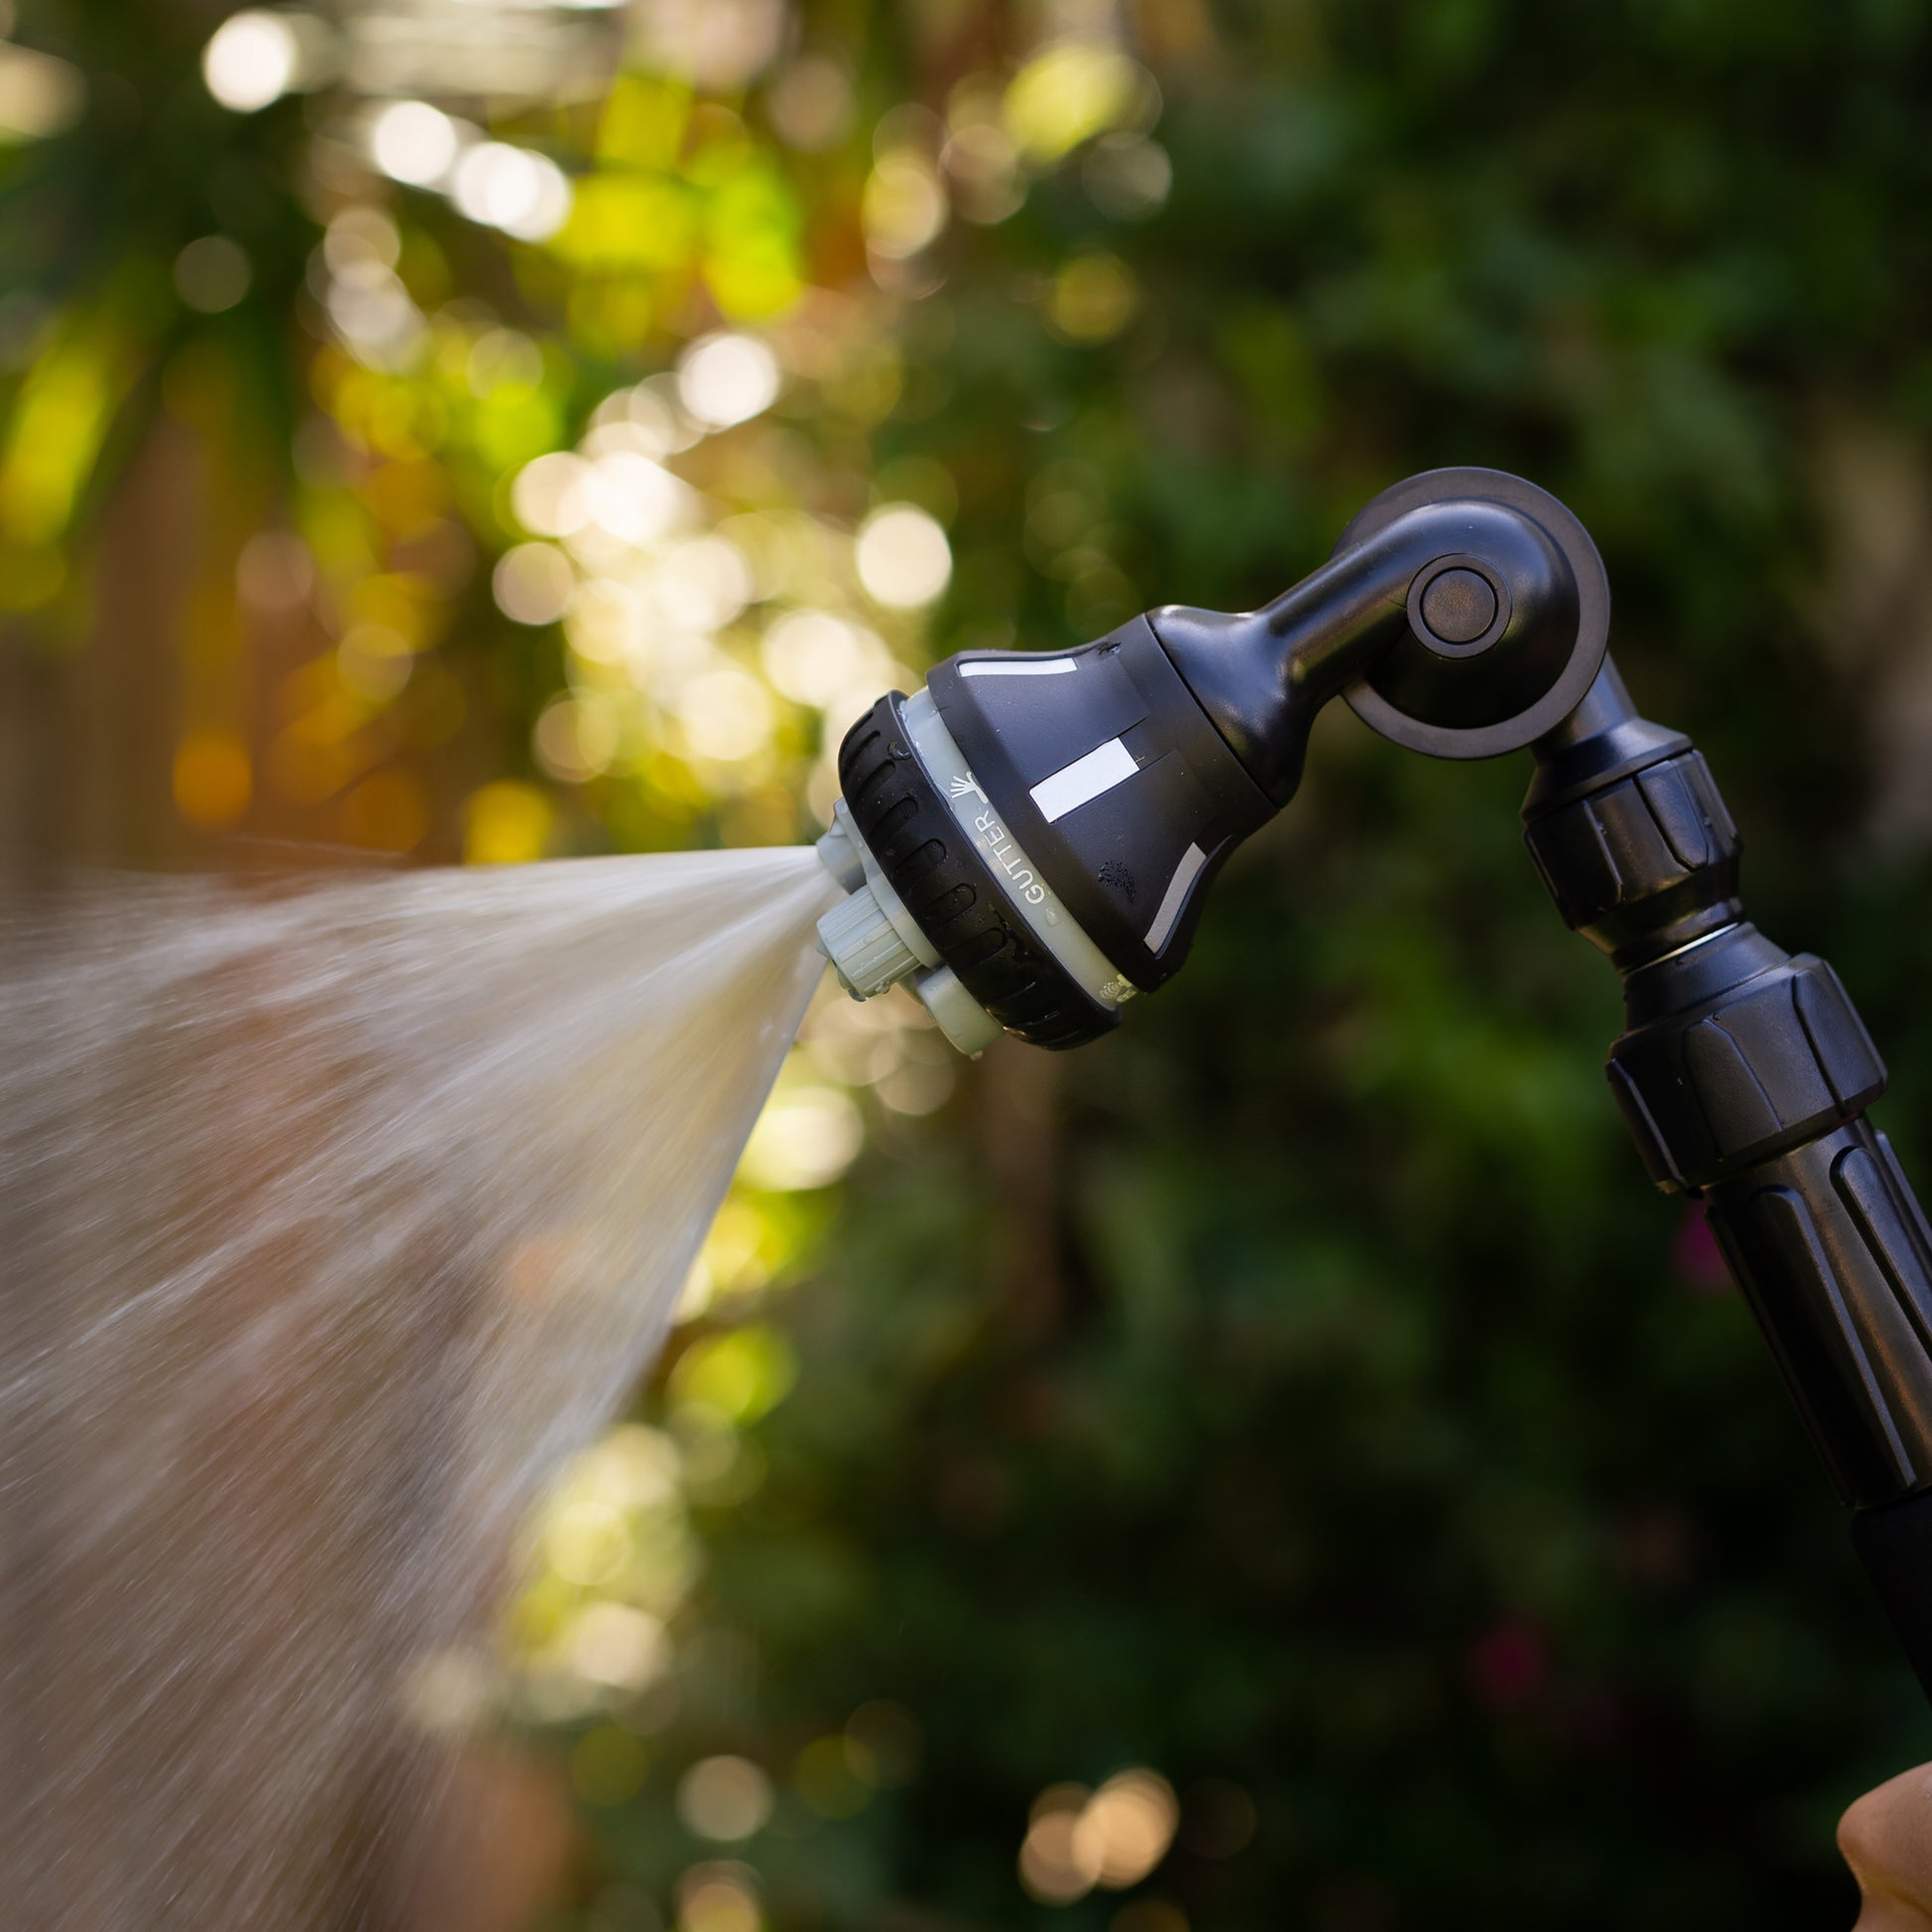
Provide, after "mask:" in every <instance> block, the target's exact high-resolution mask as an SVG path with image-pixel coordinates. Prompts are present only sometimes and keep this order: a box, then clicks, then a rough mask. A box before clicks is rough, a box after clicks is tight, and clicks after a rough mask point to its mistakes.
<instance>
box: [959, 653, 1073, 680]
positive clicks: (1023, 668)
mask: <svg viewBox="0 0 1932 1932" xmlns="http://www.w3.org/2000/svg"><path fill="white" fill-rule="evenodd" d="M1079 668H1080V667H1079V665H1077V664H1076V663H1074V661H1073V659H1072V658H1070V657H1035V658H1031V659H1024V660H1023V659H1015V660H1013V661H1011V662H1009V663H1005V664H989V663H985V662H981V663H978V664H962V665H960V667H959V675H960V676H961V677H1064V676H1065V675H1066V674H1067V673H1068V672H1069V671H1077V670H1078V669H1079Z"/></svg>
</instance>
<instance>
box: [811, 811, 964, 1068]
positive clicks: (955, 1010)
mask: <svg viewBox="0 0 1932 1932" xmlns="http://www.w3.org/2000/svg"><path fill="white" fill-rule="evenodd" d="M818 856H819V861H820V863H821V864H822V865H823V866H824V867H825V870H826V871H827V872H829V873H830V874H831V875H832V877H833V878H834V879H836V880H837V881H838V882H839V884H840V885H841V886H842V887H844V888H845V891H846V895H847V896H846V897H844V898H842V899H840V901H839V902H838V904H836V905H835V906H833V908H832V909H831V911H829V912H827V913H826V914H825V916H824V917H823V918H822V919H820V920H819V922H818V949H819V951H820V952H822V953H823V954H824V955H825V957H826V958H827V959H829V960H830V961H831V962H832V971H833V972H834V973H835V974H837V976H838V981H839V984H840V985H841V986H842V987H844V988H845V990H846V991H847V992H848V993H850V994H851V995H852V997H853V998H854V999H855V1000H871V999H876V998H877V997H878V996H879V995H880V994H881V993H884V992H886V991H887V990H888V989H889V988H891V987H894V986H896V985H897V984H898V983H899V982H900V981H901V980H903V981H905V982H906V983H907V984H908V985H909V986H910V987H911V990H912V992H913V994H914V995H915V996H916V997H917V999H918V1001H919V1003H920V1004H921V1005H922V1006H923V1007H924V1008H925V1010H926V1011H927V1012H928V1013H929V1014H931V1015H932V1018H933V1020H934V1021H935V1022H936V1023H937V1025H938V1028H939V1031H940V1032H941V1033H942V1034H944V1035H945V1036H946V1037H947V1038H948V1039H949V1040H950V1041H951V1042H952V1043H953V1045H955V1046H956V1047H958V1048H959V1050H960V1051H961V1052H962V1053H975V1054H976V1053H980V1052H983V1051H984V1050H985V1049H986V1048H987V1047H989V1046H990V1045H992V1043H993V1042H994V1041H995V1040H996V1039H998V1038H999V1037H1000V1034H1001V1032H1002V1029H1001V1026H1000V1023H999V1022H998V1021H997V1020H995V1019H994V1018H993V1016H992V1015H991V1014H990V1013H988V1012H987V1010H986V1009H985V1008H984V1007H983V1006H981V1005H980V1003H979V1002H978V1001H977V1000H975V999H974V998H973V996H972V995H971V994H970V993H968V992H967V991H966V989H965V987H963V986H962V985H961V984H960V982H959V978H958V975H957V974H955V973H954V972H953V971H952V969H951V968H950V967H949V966H944V965H942V964H941V963H940V960H939V954H938V952H937V951H936V950H935V949H934V947H933V944H932V942H931V940H929V939H928V938H927V937H926V936H925V934H924V933H923V932H921V931H920V930H919V926H918V921H917V920H915V919H914V918H913V917H912V915H911V913H910V912H908V911H907V910H906V909H905V904H904V902H903V900H901V899H900V897H899V896H898V895H897V893H896V892H895V891H894V890H893V888H892V886H891V884H890V883H889V882H888V881H887V878H886V876H885V874H884V872H883V871H881V869H880V866H879V862H878V861H877V860H876V859H874V858H873V856H872V854H871V852H870V851H869V850H868V849H867V848H866V846H865V844H864V842H863V841H862V840H861V839H860V838H859V836H858V834H857V832H856V831H855V830H854V829H853V825H852V814H851V812H850V811H849V810H848V809H847V806H846V803H845V800H844V799H843V798H841V799H840V800H839V802H838V805H837V806H836V808H835V809H834V811H833V814H832V825H831V829H830V830H829V831H827V832H826V833H825V835H824V836H823V837H822V838H821V839H820V840H819V841H818Z"/></svg>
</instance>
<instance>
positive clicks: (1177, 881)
mask: <svg viewBox="0 0 1932 1932" xmlns="http://www.w3.org/2000/svg"><path fill="white" fill-rule="evenodd" d="M1206 863H1207V854H1206V853H1205V852H1203V851H1202V850H1201V849H1200V847H1199V846H1197V845H1190V846H1189V847H1188V848H1187V850H1186V851H1185V852H1183V853H1182V854H1181V855H1180V863H1179V865H1177V866H1175V867H1174V869H1173V878H1172V879H1170V880H1169V881H1168V890H1167V891H1166V892H1165V893H1163V894H1162V895H1161V909H1160V911H1158V912H1157V913H1155V915H1154V923H1153V924H1152V925H1151V926H1149V927H1148V929H1147V949H1148V951H1149V952H1159V951H1160V950H1161V948H1162V947H1163V946H1165V945H1166V944H1167V943H1168V934H1169V933H1171V932H1172V931H1173V922H1174V921H1175V920H1176V919H1177V918H1179V917H1180V908H1181V907H1182V906H1183V905H1185V904H1186V903H1187V889H1188V887H1190V886H1191V885H1192V884H1193V883H1194V881H1195V880H1196V879H1198V878H1199V877H1200V869H1201V867H1203V866H1204V865H1206Z"/></svg>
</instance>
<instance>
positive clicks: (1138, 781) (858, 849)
mask: <svg viewBox="0 0 1932 1932" xmlns="http://www.w3.org/2000/svg"><path fill="white" fill-rule="evenodd" d="M1526 505H1528V506H1530V507H1528V508H1526V507H1525V506H1526ZM1601 574H1602V573H1601V565H1600V564H1598V563H1597V562H1596V553H1595V551H1594V549H1593V548H1591V547H1590V544H1589V539H1588V537H1587V535H1585V534H1584V532H1583V530H1582V527H1581V526H1580V525H1578V524H1577V522H1576V520H1575V518H1573V517H1571V516H1570V515H1569V513H1568V511H1566V510H1564V509H1563V507H1562V505H1561V504H1558V503H1557V502H1556V501H1555V499H1554V498H1552V497H1549V496H1547V495H1546V494H1545V493H1544V492H1543V491H1541V490H1538V489H1535V488H1533V486H1532V485H1530V484H1528V483H1520V482H1518V481H1517V480H1516V479H1515V478H1510V477H1503V476H1500V475H1499V474H1497V473H1495V472H1491V471H1439V472H1436V473H1435V474H1434V475H1432V476H1430V477H1426V478H1418V479H1416V480H1415V481H1414V482H1413V483H1408V484H1403V485H1399V486H1398V488H1397V489H1395V490H1391V491H1388V492H1386V493H1385V494H1384V495H1383V496H1381V497H1378V498H1377V499H1376V501H1375V502H1374V503H1372V504H1370V505H1369V507H1368V508H1367V509H1366V510H1364V511H1363V512H1362V514H1361V515H1360V516H1358V517H1357V518H1356V519H1355V521H1354V523H1352V524H1351V525H1350V526H1349V528H1348V530H1347V531H1346V532H1345V533H1344V535H1343V537H1342V541H1341V544H1340V546H1339V548H1338V549H1337V551H1336V553H1335V556H1334V557H1333V558H1332V559H1331V560H1330V562H1329V563H1328V564H1327V565H1325V566H1324V567H1323V568H1322V569H1321V570H1318V571H1316V572H1315V573H1314V575H1313V576H1312V577H1310V578H1309V579H1307V580H1306V581H1305V582H1304V583H1302V584H1300V585H1297V586H1296V588H1295V589H1294V590H1291V591H1289V592H1288V593H1287V594H1286V595H1285V596H1283V597H1281V598H1278V599H1277V600H1276V601H1275V603H1273V604H1271V605H1269V606H1267V607H1266V608H1265V609H1264V610H1261V611H1254V612H1248V613H1245V614H1242V615H1238V616H1228V615H1223V614H1221V613H1219V612H1210V611H1190V610H1180V609H1175V608H1173V607H1169V608H1166V609H1163V610H1158V611H1150V612H1148V613H1147V614H1146V615H1144V616H1142V617H1137V618H1135V619H1133V620H1132V621H1130V622H1128V623H1126V624H1123V625H1122V626H1121V627H1120V628H1119V629H1118V630H1116V631H1114V632H1112V633H1111V634H1110V635H1109V636H1106V637H1103V638H1100V639H1099V640H1098V641H1096V642H1094V643H1090V644H1086V645H1083V646H1081V647H1080V648H1078V649H1076V650H1070V651H1061V652H1056V653H1053V654H1050V655H1048V654H1043V653H1036V652H1020V651H966V652H963V653H961V654H960V655H959V656H957V657H953V658H949V659H948V660H947V661H946V662H944V663H942V664H940V665H939V666H938V667H937V668H936V669H935V670H934V671H933V672H932V675H931V677H930V678H929V680H928V681H927V684H926V687H925V689H924V690H923V691H921V692H919V693H918V694H917V695H915V696H913V697H911V698H906V697H903V696H901V695H900V694H898V693H897V692H895V693H893V694H891V695H889V696H887V697H884V698H881V699H880V700H879V702H878V703H877V704H875V705H874V706H873V707H872V709H871V710H870V711H869V712H867V713H866V715H865V716H864V717H863V718H861V719H860V720H859V722H858V723H857V724H856V725H854V726H853V728H852V730H851V731H850V732H849V733H848V734H847V736H846V739H845V742H844V744H843V746H842V747H841V749H840V752H839V780H840V788H841V790H842V792H843V794H844V795H843V797H842V798H841V799H840V801H839V804H838V807H837V811H836V818H835V822H834V824H833V827H832V829H831V830H830V831H829V832H827V833H826V835H825V837H824V838H823V839H822V840H821V841H820V844H819V850H820V852H821V854H822V855H823V857H824V859H825V862H826V864H827V865H828V866H829V867H830V868H831V870H832V872H833V873H834V875H835V876H836V877H837V878H838V879H839V881H840V883H841V884H842V885H844V886H845V887H846V888H847V889H848V891H849V892H850V894H851V897H849V898H847V899H846V900H844V901H843V902H842V903H841V904H840V905H839V906H837V907H836V908H835V909H834V910H833V911H831V912H829V913H827V914H826V916H825V917H824V919H822V920H821V921H820V923H819V941H820V946H821V948H822V950H823V951H824V952H825V954H826V955H827V957H828V958H829V959H830V960H831V962H832V964H833V966H834V968H835V969H836V970H837V973H838V976H839V979H840V981H841V983H842V984H843V985H844V986H845V987H846V989H847V990H848V991H849V992H851V993H852V994H853V995H854V996H855V997H856V998H859V999H862V1000H863V999H871V998H873V997H874V996H875V995H876V994H879V993H882V992H884V991H885V990H886V989H887V988H888V987H890V986H892V985H895V984H897V982H899V981H901V980H903V981H905V982H906V983H907V984H908V985H909V986H910V988H911V990H912V991H913V993H915V994H916V995H917V997H918V998H919V999H920V1000H922V1001H923V1002H924V1003H925V1005H926V1007H927V1008H928V1009H929V1010H930V1012H931V1013H932V1016H933V1018H934V1019H935V1020H936V1021H937V1022H938V1023H939V1026H940V1027H941V1029H942V1030H943V1031H944V1032H945V1034H946V1036H947V1037H948V1038H949V1039H951V1040H952V1041H953V1043H954V1044H955V1045H957V1046H959V1047H960V1048H962V1049H963V1050H964V1051H966V1052H969V1053H974V1052H978V1051H979V1050H980V1049H981V1048H982V1047H983V1046H986V1045H987V1044H989V1043H990V1042H991V1041H992V1040H993V1039H995V1038H997V1037H998V1035H1000V1034H1001V1033H1002V1032H1005V1033H1009V1034H1012V1035H1015V1036H1016V1037H1018V1038H1020V1039H1024V1040H1027V1041H1029V1042H1031V1043H1032V1044H1034V1045H1037V1046H1077V1045H1079V1044H1081V1043H1082V1042H1083V1041H1086V1040H1090V1039H1093V1038H1096V1037H1097V1036H1098V1035H1101V1034H1103V1033H1105V1032H1107V1031H1108V1030H1109V1029H1110V1028H1112V1027H1114V1026H1116V1025H1118V1024H1119V1021H1120V1018H1121V1012H1122V1009H1123V1008H1124V1007H1125V1006H1126V1004H1127V1002H1128V1001H1129V1000H1131V999H1133V998H1134V997H1135V995H1136V994H1141V993H1152V992H1153V991H1155V989H1156V988H1158V987H1160V986H1162V985H1163V984H1165V983H1166V981H1168V980H1169V979H1171V978H1172V977H1173V974H1174V973H1175V972H1176V971H1177V970H1178V969H1179V967H1180V965H1181V963H1182V962H1183V961H1184V960H1185V958H1186V956H1187V951H1188V947H1189V945H1190V944H1191V943H1192V940H1193V934H1194V927H1195V924H1196V922H1197V920H1198V918H1199V915H1200V907H1201V901H1202V897H1203V895H1204V893H1205V891H1206V889H1207V887H1208V885H1209V883H1210V882H1211V881H1212V880H1213V878H1214V875H1215V873H1216V872H1217V871H1218V870H1219V869H1220V867H1221V865H1222V864H1223V862H1224V861H1225V860H1226V858H1227V856H1228V854H1229V853H1230V852H1232V851H1233V849H1234V848H1235V846H1236V845H1238V844H1239V843H1240V841H1241V840H1243V839H1244V838H1246V837H1247V836H1248V834H1249V833H1251V832H1253V831H1255V830H1256V829H1257V828H1258V827H1260V826H1261V825H1263V824H1265V823H1266V822H1267V820H1268V819H1270V818H1272V817H1273V816H1274V814H1275V813H1276V811H1277V810H1279V809H1280V807H1281V806H1283V805H1284V804H1286V803H1287V802H1288V800H1289V798H1290V797H1291V796H1292V795H1293V793H1294V790H1295V786H1296V783H1297V781H1298V780H1299V778H1300V775H1301V768H1302V759H1303V753H1304V750H1305V748H1306V745H1307V741H1308V733H1309V727H1310V725H1311V722H1312V719H1313V716H1314V713H1315V711H1316V710H1317V709H1318V708H1319V706H1320V705H1321V704H1322V703H1323V702H1324V701H1325V700H1326V699H1327V698H1328V697H1330V696H1332V695H1335V694H1336V693H1345V694H1346V695H1347V696H1348V698H1349V701H1350V702H1351V703H1352V704H1353V705H1354V706H1355V708H1356V709H1357V710H1358V711H1360V712H1362V713H1363V715H1364V716H1365V717H1368V718H1369V720H1370V722H1371V723H1374V724H1376V725H1377V726H1378V727H1379V728H1380V729H1382V730H1384V731H1386V732H1388V733H1389V734H1390V735H1391V736H1396V737H1402V738H1403V739H1404V742H1408V743H1413V744H1417V745H1420V746H1421V747H1423V749H1427V750H1431V751H1436V752H1440V753H1442V754H1444V755H1446V756H1449V757H1463V758H1470V757H1484V756H1487V755H1489V754H1491V753H1495V752H1501V751H1507V750H1511V749H1513V748H1515V747H1517V746H1520V745H1524V744H1527V743H1528V742H1529V741H1530V739H1532V738H1533V737H1535V736H1536V735H1537V734H1538V733H1539V732H1541V731H1545V730H1547V729H1548V728H1549V727H1550V726H1552V725H1554V724H1555V723H1556V722H1557V721H1558V720H1559V719H1560V718H1562V717H1563V716H1564V715H1565V713H1567V712H1568V711H1569V710H1571V709H1572V708H1573V707H1574V706H1575V705H1576V703H1577V702H1578V700H1579V699H1581V698H1582V697H1583V695H1584V693H1585V692H1586V691H1587V689H1588V687H1589V683H1590V680H1591V679H1592V678H1593V677H1594V676H1595V674H1596V669H1597V666H1598V664H1599V662H1600V661H1601V658H1602V655H1603V645H1604V639H1605V636H1606V634H1607V609H1608V607H1607V598H1606V597H1605V596H1603V595H1602V594H1601V593H1600V588H1599V587H1600V583H1601Z"/></svg>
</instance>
